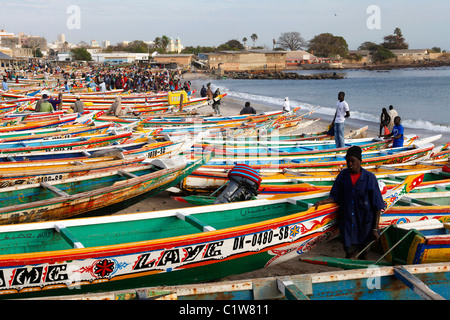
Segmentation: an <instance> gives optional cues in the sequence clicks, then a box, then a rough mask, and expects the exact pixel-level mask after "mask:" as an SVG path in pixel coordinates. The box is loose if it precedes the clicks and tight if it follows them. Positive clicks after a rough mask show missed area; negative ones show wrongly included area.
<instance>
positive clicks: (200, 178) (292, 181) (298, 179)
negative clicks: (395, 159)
mask: <svg viewBox="0 0 450 320" xmlns="http://www.w3.org/2000/svg"><path fill="white" fill-rule="evenodd" d="M364 168H365V169H366V170H368V171H370V172H372V173H374V174H375V176H376V177H377V178H378V179H379V180H381V181H382V182H384V183H385V184H386V186H387V187H388V188H389V187H391V186H392V185H395V184H398V183H400V182H401V181H403V180H404V179H405V177H407V176H408V175H414V174H419V173H423V174H425V179H424V180H425V181H424V182H423V184H422V187H421V188H420V190H419V191H415V192H414V193H413V194H411V197H414V196H416V193H417V197H422V198H423V197H426V194H425V193H422V192H425V191H427V190H426V189H425V187H428V188H434V186H435V185H440V186H444V185H445V184H448V183H449V182H450V174H449V173H447V172H444V171H443V169H442V168H443V164H442V163H439V162H437V163H434V162H428V163H417V162H408V163H405V164H394V165H381V166H364ZM223 171H227V170H222V172H218V171H212V170H205V169H204V168H203V167H201V168H199V169H198V170H196V171H194V172H193V173H192V174H191V175H190V176H188V177H186V179H184V180H183V182H182V183H181V184H180V188H181V189H182V190H184V191H187V192H189V193H191V196H190V197H191V198H192V197H193V196H192V193H205V192H212V191H215V190H217V189H218V188H220V187H222V186H223V185H225V184H226V183H227V182H228V180H229V177H228V172H223ZM338 174H339V171H337V170H333V171H329V172H326V171H308V170H303V171H300V172H296V170H285V172H284V173H265V172H262V173H259V175H260V177H261V184H260V186H259V189H258V192H259V194H258V197H267V196H270V195H274V194H293V193H298V192H305V191H314V190H328V191H329V190H330V189H331V186H332V185H333V182H334V180H335V178H336V176H337V175H338ZM438 188H440V187H438ZM435 191H436V190H429V192H435ZM421 194H423V196H420V195H421ZM438 196H439V195H438Z"/></svg>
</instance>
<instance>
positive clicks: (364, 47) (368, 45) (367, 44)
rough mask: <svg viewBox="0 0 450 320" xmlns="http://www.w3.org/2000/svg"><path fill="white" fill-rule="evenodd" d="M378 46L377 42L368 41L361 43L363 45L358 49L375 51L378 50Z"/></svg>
mask: <svg viewBox="0 0 450 320" xmlns="http://www.w3.org/2000/svg"><path fill="white" fill-rule="evenodd" d="M378 46H379V45H378V44H376V43H375V42H370V41H366V42H363V43H361V45H360V46H359V47H358V50H375V49H377V48H378Z"/></svg>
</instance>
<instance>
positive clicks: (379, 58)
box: [371, 45, 395, 63]
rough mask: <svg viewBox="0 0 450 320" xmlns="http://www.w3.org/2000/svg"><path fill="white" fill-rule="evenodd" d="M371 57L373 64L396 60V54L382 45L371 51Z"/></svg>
mask: <svg viewBox="0 0 450 320" xmlns="http://www.w3.org/2000/svg"><path fill="white" fill-rule="evenodd" d="M371 55H372V59H373V62H375V63H378V62H385V61H386V60H389V59H392V58H395V54H394V53H393V52H392V51H391V50H389V49H388V48H385V47H384V46H382V45H378V46H377V47H376V48H373V49H372V50H371Z"/></svg>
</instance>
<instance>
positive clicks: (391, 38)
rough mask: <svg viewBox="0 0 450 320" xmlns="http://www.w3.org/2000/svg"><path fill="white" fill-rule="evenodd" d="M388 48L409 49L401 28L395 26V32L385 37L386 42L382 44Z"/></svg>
mask: <svg viewBox="0 0 450 320" xmlns="http://www.w3.org/2000/svg"><path fill="white" fill-rule="evenodd" d="M381 45H382V46H383V47H385V48H387V49H391V50H392V49H408V47H409V45H408V44H407V43H406V42H405V38H404V37H403V34H402V31H401V30H400V28H395V30H394V34H392V35H387V36H385V37H384V42H383V43H382V44H381Z"/></svg>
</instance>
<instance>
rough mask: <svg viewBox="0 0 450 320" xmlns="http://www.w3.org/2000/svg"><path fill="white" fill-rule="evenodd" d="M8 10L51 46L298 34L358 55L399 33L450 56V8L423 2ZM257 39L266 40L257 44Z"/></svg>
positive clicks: (14, 5) (38, 1)
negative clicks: (339, 42)
mask: <svg viewBox="0 0 450 320" xmlns="http://www.w3.org/2000/svg"><path fill="white" fill-rule="evenodd" d="M0 6H1V8H2V9H1V10H0V29H5V30H7V31H8V32H13V33H15V34H18V33H26V34H30V35H33V36H42V37H45V38H46V39H47V41H48V42H52V41H55V40H56V37H57V36H58V34H65V36H66V39H67V41H68V42H69V43H73V44H77V43H79V42H82V41H84V42H87V43H90V42H91V41H92V40H96V41H98V42H99V43H101V42H103V41H109V42H110V43H111V44H115V43H119V42H122V41H134V40H142V41H152V40H154V39H155V38H156V37H161V36H162V35H167V36H169V37H172V38H173V39H176V38H180V39H181V40H182V43H183V46H213V47H214V46H219V45H220V44H222V43H225V42H227V41H228V40H232V39H236V40H239V41H242V39H243V38H244V37H245V38H247V39H248V44H254V45H256V46H262V47H267V48H272V46H273V40H274V39H275V40H276V39H277V38H278V37H279V36H280V35H281V33H283V32H292V31H297V32H300V34H301V35H302V37H303V38H304V39H305V40H306V41H309V40H310V39H312V38H313V37H314V36H315V35H318V34H321V33H332V34H333V35H336V36H342V37H343V38H344V39H345V40H346V41H347V43H348V46H349V49H353V50H354V49H357V48H358V47H359V45H361V44H362V43H363V42H365V41H372V42H375V43H381V42H382V41H383V37H384V36H386V35H390V34H392V33H393V31H394V29H395V28H396V27H399V28H400V29H401V30H402V33H403V35H404V37H405V39H406V42H407V43H409V47H410V48H432V47H439V48H441V49H442V50H450V40H449V39H448V38H447V37H446V35H445V31H446V25H445V22H447V20H448V18H447V17H446V12H448V9H450V3H447V2H444V1H443V0H439V1H438V0H432V1H429V2H427V4H426V5H423V4H422V3H419V2H418V1H416V0H412V1H404V0H399V1H395V2H394V3H393V2H389V1H365V0H363V1H354V0H353V1H352V0H343V1H339V2H336V1H332V0H319V1H309V0H306V1H295V0H285V1H283V2H282V3H280V2H275V1H254V0H244V1H235V0H222V1H217V0H211V1H204V0H191V1H189V2H182V1H179V0H174V1H171V2H170V3H164V6H163V5H162V4H161V3H158V2H155V1H143V0H133V1H128V2H125V3H124V2H119V1H115V0H110V1H106V0H97V1H94V2H92V1H85V0H80V1H76V2H71V1H65V0H60V1H57V0H52V1H44V0H34V1H28V0H16V1H8V2H5V1H1V2H0ZM19 16H20V19H17V17H19ZM252 34H256V35H257V37H258V38H257V40H256V41H254V42H253V41H252V40H251V38H250V37H251V35H252Z"/></svg>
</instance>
